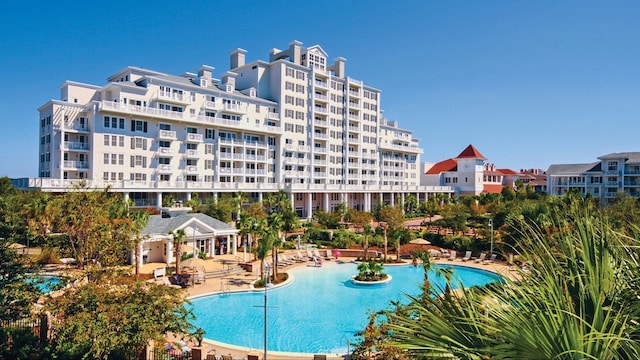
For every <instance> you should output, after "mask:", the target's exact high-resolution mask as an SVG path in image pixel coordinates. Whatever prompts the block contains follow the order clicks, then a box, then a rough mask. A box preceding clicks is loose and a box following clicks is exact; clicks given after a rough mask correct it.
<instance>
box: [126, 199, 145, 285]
mask: <svg viewBox="0 0 640 360" xmlns="http://www.w3.org/2000/svg"><path fill="white" fill-rule="evenodd" d="M129 217H130V218H131V220H132V221H133V226H134V231H135V241H134V244H133V246H134V251H133V254H134V259H133V261H134V264H135V276H136V280H137V279H138V275H139V274H140V242H141V241H142V239H140V233H141V232H142V230H144V228H145V227H146V226H147V223H148V222H149V213H148V212H146V211H134V212H130V213H129Z"/></svg>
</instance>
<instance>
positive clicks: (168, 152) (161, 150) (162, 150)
mask: <svg viewBox="0 0 640 360" xmlns="http://www.w3.org/2000/svg"><path fill="white" fill-rule="evenodd" d="M158 154H162V155H173V149H172V148H168V147H159V148H158Z"/></svg>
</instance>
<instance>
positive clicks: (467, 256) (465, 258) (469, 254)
mask: <svg viewBox="0 0 640 360" xmlns="http://www.w3.org/2000/svg"><path fill="white" fill-rule="evenodd" d="M469 260H471V251H467V252H466V253H465V254H464V257H463V258H462V261H469Z"/></svg>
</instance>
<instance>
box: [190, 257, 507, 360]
mask: <svg viewBox="0 0 640 360" xmlns="http://www.w3.org/2000/svg"><path fill="white" fill-rule="evenodd" d="M438 266H449V265H438ZM356 267H357V265H356V264H354V263H338V262H335V261H330V262H325V264H324V265H323V266H322V267H312V266H308V267H304V266H303V267H299V268H295V269H291V270H289V274H291V275H292V276H293V277H294V278H295V281H294V282H293V283H292V284H291V285H289V286H286V287H282V288H274V289H270V290H268V305H269V310H268V324H267V325H268V332H269V336H268V348H269V350H270V351H284V352H303V353H332V354H333V353H338V354H344V353H347V348H348V347H349V345H348V344H347V341H349V342H350V343H354V342H355V341H357V338H356V336H355V333H356V332H358V331H362V330H363V329H364V328H365V327H366V325H367V321H368V319H367V315H368V314H370V313H371V312H374V311H378V310H382V309H388V308H391V307H390V305H389V304H390V301H392V300H395V301H401V302H404V303H406V302H407V298H406V295H405V294H410V295H418V294H420V285H421V284H422V279H423V269H422V267H421V266H418V267H413V266H386V267H385V270H384V272H385V273H387V274H389V275H391V276H392V277H393V280H392V281H391V282H390V283H389V284H386V285H374V286H364V287H362V286H356V285H353V284H352V283H351V282H350V280H349V279H350V277H351V276H352V275H354V274H356V273H357V272H358V271H357V269H356ZM452 267H453V268H454V269H455V273H456V275H455V276H454V280H453V282H452V286H453V287H454V288H455V287H457V284H459V282H460V279H461V280H462V282H463V284H464V285H465V287H470V286H474V285H484V284H487V283H489V282H498V281H501V278H500V277H499V276H498V275H496V274H493V273H490V272H487V271H483V270H478V269H473V268H469V267H463V266H452ZM429 279H430V280H431V283H432V284H433V285H434V286H442V287H444V279H442V278H441V277H436V275H435V270H434V271H433V272H430V274H429ZM192 303H193V310H194V313H195V314H196V316H197V320H196V326H199V327H201V328H202V329H203V330H204V331H205V338H207V339H211V340H215V341H220V342H223V343H227V344H232V345H238V346H243V347H247V348H250V349H262V347H263V341H264V337H263V334H264V308H263V305H264V292H243V293H237V294H230V295H212V296H206V297H200V298H195V299H192ZM351 348H353V347H352V346H351Z"/></svg>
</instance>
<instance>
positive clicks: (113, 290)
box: [46, 277, 194, 359]
mask: <svg viewBox="0 0 640 360" xmlns="http://www.w3.org/2000/svg"><path fill="white" fill-rule="evenodd" d="M185 304H188V301H186V300H185V298H184V296H183V294H182V292H181V290H180V289H174V288H171V287H169V286H164V285H157V284H155V283H152V282H146V281H135V282H130V281H127V280H126V279H123V278H122V277H110V278H109V279H108V281H107V280H105V279H103V280H101V281H99V282H89V283H87V284H85V285H83V286H78V287H72V288H69V289H67V290H66V291H65V295H64V296H61V297H57V298H54V299H52V300H51V301H50V302H49V303H47V305H46V309H47V310H48V311H50V312H51V314H52V315H53V317H54V318H55V319H57V321H54V322H53V325H52V330H53V331H52V332H53V334H54V338H53V340H52V349H53V352H54V353H55V354H56V358H58V359H108V358H110V357H116V358H117V357H122V356H124V355H131V354H132V351H135V352H136V353H135V354H134V355H136V358H138V357H139V356H141V355H143V353H144V349H145V346H146V345H147V344H148V342H149V340H155V341H156V342H158V343H162V341H163V337H164V334H165V333H166V332H172V333H178V334H188V333H190V332H191V331H192V330H193V328H192V327H191V325H190V323H189V321H190V320H192V319H193V318H194V317H193V314H192V313H191V311H190V310H187V308H186V307H185Z"/></svg>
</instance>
